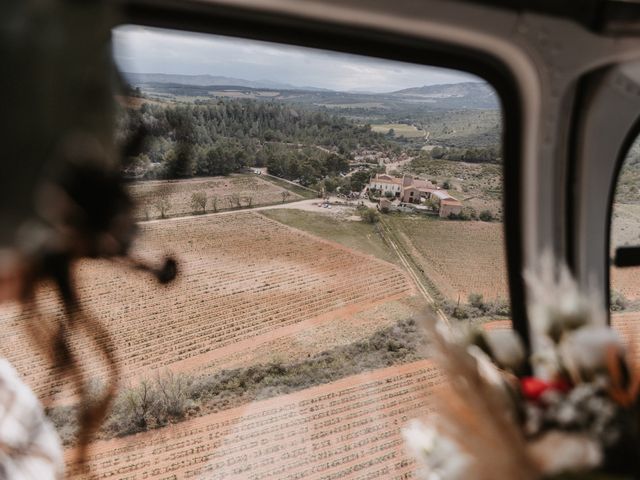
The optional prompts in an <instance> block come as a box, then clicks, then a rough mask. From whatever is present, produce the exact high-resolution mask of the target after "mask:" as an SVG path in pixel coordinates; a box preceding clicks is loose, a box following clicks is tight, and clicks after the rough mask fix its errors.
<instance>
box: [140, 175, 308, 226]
mask: <svg viewBox="0 0 640 480" xmlns="http://www.w3.org/2000/svg"><path fill="white" fill-rule="evenodd" d="M130 191H131V193H132V195H133V197H134V199H135V201H136V203H137V204H138V208H137V215H136V217H137V218H138V219H139V220H149V219H154V218H160V216H161V214H160V210H159V208H158V207H157V203H158V198H159V197H163V196H165V197H166V198H167V200H168V203H169V208H168V209H167V212H166V216H168V217H178V216H185V215H192V214H194V213H203V212H202V209H194V208H193V206H192V205H191V195H192V194H194V193H196V192H204V193H205V194H206V196H207V204H206V209H205V211H206V212H213V211H215V210H218V211H220V210H228V209H232V208H239V207H244V208H247V207H256V206H260V205H271V204H274V203H280V202H282V200H283V197H282V192H287V193H288V195H287V197H286V201H292V200H301V199H302V198H303V197H301V196H300V195H298V194H297V193H295V192H293V191H291V190H290V189H288V188H285V187H280V186H278V185H275V184H274V183H272V182H270V181H267V180H263V179H262V178H260V177H258V176H257V175H251V174H248V175H242V174H236V175H230V176H228V177H206V178H194V179H189V180H170V181H164V180H154V181H145V182H138V183H134V184H132V185H131V187H130ZM214 198H215V199H216V200H215V201H216V204H215V208H214Z"/></svg>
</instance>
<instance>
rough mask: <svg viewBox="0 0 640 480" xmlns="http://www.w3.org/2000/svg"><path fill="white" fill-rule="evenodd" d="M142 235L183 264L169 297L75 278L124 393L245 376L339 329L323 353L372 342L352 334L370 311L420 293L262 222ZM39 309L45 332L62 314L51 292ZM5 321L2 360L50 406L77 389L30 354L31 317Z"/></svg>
mask: <svg viewBox="0 0 640 480" xmlns="http://www.w3.org/2000/svg"><path fill="white" fill-rule="evenodd" d="M141 230H142V232H141V238H140V240H139V242H138V244H137V246H136V251H137V252H138V255H139V256H140V257H145V258H150V259H151V258H156V259H157V258H158V257H159V255H161V254H162V253H166V252H170V253H174V254H175V255H176V256H177V257H178V260H179V268H180V276H179V278H178V279H177V281H176V282H175V283H174V284H172V285H170V286H169V287H166V288H160V287H158V286H157V285H156V284H155V283H154V282H153V281H152V280H151V279H150V278H148V277H147V276H145V275H143V274H142V273H140V272H133V271H132V272H126V271H123V270H122V268H116V267H115V266H113V265H111V264H108V263H104V262H99V261H95V262H84V263H82V264H81V265H80V266H79V268H78V270H77V272H76V273H75V274H76V276H77V278H78V280H79V285H80V286H81V287H80V292H79V293H80V298H81V301H82V302H83V303H84V304H85V305H87V306H88V310H89V312H90V313H91V314H92V315H94V316H95V317H97V318H98V319H100V321H101V322H102V323H103V324H104V325H106V326H107V327H108V329H109V331H110V332H111V334H112V335H113V337H114V343H115V345H116V352H115V354H116V357H117V358H118V361H119V364H120V366H121V369H122V371H123V373H124V374H125V378H124V381H125V382H126V381H128V380H129V381H135V380H138V379H140V378H141V377H144V376H147V375H152V374H153V372H155V371H157V370H158V369H164V368H170V369H171V370H173V371H176V372H192V371H194V370H197V369H199V368H200V367H202V366H203V365H207V364H215V365H216V366H217V368H223V367H224V366H225V364H226V363H227V359H228V362H231V363H233V364H234V365H237V364H238V361H239V358H240V359H242V362H245V363H248V364H250V363H251V362H253V363H255V362H257V361H259V360H260V358H259V354H261V352H262V351H263V350H261V349H260V348H259V347H260V345H262V344H267V343H269V342H274V341H276V340H277V339H280V338H285V337H286V338H289V337H292V336H293V337H297V336H301V335H304V333H305V332H306V331H308V330H309V329H310V328H312V327H315V326H323V325H329V324H330V325H332V326H333V327H334V331H333V333H327V332H325V333H324V334H323V335H322V336H320V338H319V339H318V340H319V341H318V342H317V344H315V345H314V348H316V349H318V351H319V350H321V349H322V348H325V347H326V346H325V345H324V344H325V342H335V338H341V341H342V342H348V341H349V339H353V340H355V339H357V338H361V335H362V333H361V331H360V330H359V329H358V328H355V327H354V326H353V325H357V324H358V323H360V322H361V321H362V320H361V319H359V318H358V317H357V314H359V313H360V312H364V311H367V310H371V309H374V310H373V311H375V309H376V308H380V306H381V305H383V304H384V303H386V302H392V301H395V300H398V299H400V298H403V297H406V296H410V295H412V294H413V286H412V284H411V283H410V281H409V280H408V278H407V276H406V274H405V273H404V272H403V271H401V270H400V269H399V268H397V267H395V266H394V265H391V264H390V263H387V262H384V261H381V260H378V259H376V258H375V257H373V256H370V255H364V254H360V253H358V252H355V251H353V250H350V249H348V248H346V247H343V246H341V245H338V244H336V243H333V242H329V241H325V240H322V239H319V238H317V237H313V236H312V235H309V234H306V233H304V232H301V231H299V230H295V229H292V228H289V227H287V226H285V225H282V224H280V223H278V222H275V221H272V220H269V219H267V218H265V217H263V216H262V215H259V214H257V213H251V212H238V213H232V214H225V215H208V216H203V217H191V218H185V219H174V220H165V221H159V222H149V223H146V224H142V225H141ZM347 272H348V274H347ZM39 308H40V311H41V312H42V314H43V316H42V318H41V319H36V320H35V321H38V322H41V323H42V322H44V323H46V321H47V319H49V320H51V319H53V318H55V317H56V316H59V315H60V311H61V310H60V305H59V302H58V301H57V300H56V298H55V296H54V295H53V293H52V292H51V291H50V290H46V289H45V290H44V291H42V292H41V295H40V297H39ZM369 319H370V322H371V324H373V325H377V326H380V324H382V325H384V324H385V323H386V321H385V320H384V316H383V315H379V314H378V315H371V316H370V317H369ZM378 319H380V320H381V323H380V324H378V323H377V322H378ZM0 321H1V322H2V325H3V328H2V330H0V338H1V339H2V341H1V342H0V345H1V346H2V347H1V350H0V354H1V355H3V356H6V357H7V358H8V359H9V360H10V361H11V362H12V363H13V364H14V365H15V366H16V368H17V369H18V371H19V372H20V373H21V374H22V375H23V376H24V378H25V380H26V381H27V383H29V385H30V386H32V388H34V389H35V391H36V392H37V393H38V394H39V395H40V396H41V397H47V396H48V395H50V394H53V393H58V392H60V391H61V390H62V389H63V385H64V384H65V383H66V384H68V381H66V382H65V379H63V378H61V377H60V376H59V375H58V374H56V373H55V372H54V371H53V370H52V369H51V368H50V367H49V366H48V362H47V361H46V359H45V358H44V357H43V356H42V355H41V354H39V353H37V352H36V351H34V348H33V347H31V346H30V342H29V341H28V339H27V337H26V336H25V333H24V332H23V330H22V328H21V326H22V324H23V323H24V322H26V321H27V316H26V315H20V313H19V312H18V311H17V307H8V308H5V309H3V310H2V311H1V312H0ZM31 321H34V320H31ZM373 325H371V326H370V327H371V328H373ZM364 330H368V329H364ZM301 338H302V337H301ZM323 338H324V340H322V339H323ZM306 341H307V342H309V341H310V340H309V339H308V337H307V340H306ZM73 345H74V348H76V349H77V350H78V351H81V352H83V357H84V356H86V355H87V354H88V352H90V351H91V347H90V345H88V344H87V343H86V342H85V341H84V340H74V343H73ZM278 351H279V352H281V353H282V354H284V355H286V354H287V350H286V349H280V350H278ZM296 352H298V353H297V354H299V355H306V354H305V353H304V351H303V349H294V351H293V352H292V355H293V354H296ZM94 368H95V370H94V373H95V375H96V376H99V375H101V374H103V373H104V367H102V366H100V365H95V366H94ZM64 393H65V394H70V393H73V392H69V391H68V390H65V392H64ZM65 396H66V395H60V396H59V398H65Z"/></svg>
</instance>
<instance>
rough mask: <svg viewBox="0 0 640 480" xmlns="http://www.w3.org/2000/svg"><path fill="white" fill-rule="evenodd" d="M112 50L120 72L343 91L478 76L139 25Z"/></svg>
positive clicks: (118, 32) (127, 29)
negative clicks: (212, 77) (206, 76)
mask: <svg viewBox="0 0 640 480" xmlns="http://www.w3.org/2000/svg"><path fill="white" fill-rule="evenodd" d="M113 52H114V58H115V60H116V62H117V64H118V66H119V68H120V69H121V70H123V71H126V72H136V73H176V74H188V75H196V74H211V75H223V76H228V77H236V78H243V79H247V80H271V81H275V82H280V83H290V84H293V85H299V86H313V87H322V88H330V89H333V90H343V91H345V90H356V89H357V90H369V91H376V92H386V91H393V90H398V89H401V88H407V87H415V86H421V85H433V84H437V83H456V82H464V81H470V80H471V81H473V80H476V81H477V80H479V79H478V78H477V77H475V76H472V75H470V74H466V73H463V72H458V71H454V70H447V69H443V68H437V67H426V66H418V65H412V64H406V63H400V62H393V61H388V60H381V59H374V58H368V57H361V56H357V55H348V54H343V53H336V52H328V51H323V50H315V49H310V48H303V47H296V46H290V45H280V44H274V43H267V42H259V41H254V40H246V39H237V38H232V37H223V36H218V35H202V34H193V33H185V32H177V31H169V30H161V29H154V28H147V27H139V26H124V27H119V28H117V29H115V30H114V32H113Z"/></svg>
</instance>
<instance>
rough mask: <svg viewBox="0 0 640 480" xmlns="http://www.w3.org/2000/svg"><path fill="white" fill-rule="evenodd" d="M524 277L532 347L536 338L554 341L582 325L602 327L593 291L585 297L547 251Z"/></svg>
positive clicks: (603, 320) (598, 300)
mask: <svg viewBox="0 0 640 480" xmlns="http://www.w3.org/2000/svg"><path fill="white" fill-rule="evenodd" d="M524 277H525V280H526V282H527V286H528V288H529V304H528V310H529V320H530V324H531V326H532V330H533V333H534V338H533V340H534V348H535V349H536V350H537V345H536V344H537V342H538V341H539V339H538V338H536V337H540V336H550V337H551V338H552V339H553V340H554V341H557V340H558V339H559V338H560V336H561V334H562V333H563V332H566V331H570V330H573V329H576V328H579V327H581V326H584V325H606V319H607V315H606V311H605V310H604V308H603V306H602V305H603V302H602V301H601V300H602V297H601V295H599V294H598V293H597V292H596V291H594V292H591V293H590V294H589V295H585V294H584V293H583V291H582V290H581V288H580V287H579V285H578V284H577V283H576V281H575V280H574V279H573V276H572V275H571V272H570V271H569V269H568V268H567V266H566V265H564V264H562V265H558V264H557V263H556V261H555V259H554V257H553V255H552V254H551V253H550V252H545V253H544V254H543V255H542V258H541V260H540V263H539V266H538V268H537V269H536V270H535V271H532V270H527V271H525V272H524Z"/></svg>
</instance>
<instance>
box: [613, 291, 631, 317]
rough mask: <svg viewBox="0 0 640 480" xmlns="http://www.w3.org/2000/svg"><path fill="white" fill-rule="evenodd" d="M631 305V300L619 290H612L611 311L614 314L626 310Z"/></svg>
mask: <svg viewBox="0 0 640 480" xmlns="http://www.w3.org/2000/svg"><path fill="white" fill-rule="evenodd" d="M628 305H629V300H627V298H626V297H625V296H624V295H623V294H622V293H620V292H618V291H617V290H611V293H610V297H609V309H610V310H611V311H612V312H619V311H621V310H625V309H626V308H627V306H628Z"/></svg>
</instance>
